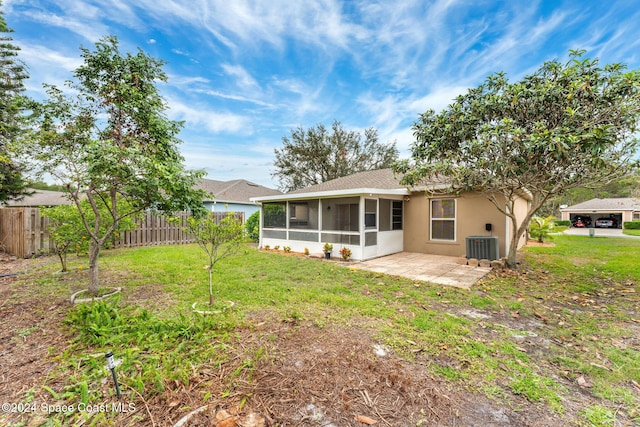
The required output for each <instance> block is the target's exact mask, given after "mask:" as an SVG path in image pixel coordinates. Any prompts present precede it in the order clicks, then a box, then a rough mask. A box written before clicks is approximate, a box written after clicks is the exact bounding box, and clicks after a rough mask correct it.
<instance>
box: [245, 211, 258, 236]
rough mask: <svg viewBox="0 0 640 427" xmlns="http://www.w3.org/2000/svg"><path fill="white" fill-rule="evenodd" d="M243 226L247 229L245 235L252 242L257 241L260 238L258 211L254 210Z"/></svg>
mask: <svg viewBox="0 0 640 427" xmlns="http://www.w3.org/2000/svg"><path fill="white" fill-rule="evenodd" d="M244 228H245V230H246V231H247V237H248V238H249V239H251V241H252V242H257V241H258V240H259V239H260V211H258V212H254V213H252V214H251V216H250V217H249V218H247V220H246V221H245V222H244Z"/></svg>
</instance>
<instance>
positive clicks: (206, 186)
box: [196, 179, 282, 203]
mask: <svg viewBox="0 0 640 427" xmlns="http://www.w3.org/2000/svg"><path fill="white" fill-rule="evenodd" d="M196 188H198V189H202V190H205V191H206V192H208V193H210V194H213V196H214V198H215V201H216V202H236V203H252V202H251V201H250V200H249V199H250V198H251V197H260V196H275V195H278V194H282V192H280V191H278V190H274V189H272V188H268V187H264V186H262V185H259V184H254V183H253V182H250V181H247V180H245V179H235V180H232V181H216V180H213V179H203V180H202V182H201V183H200V184H199V185H197V186H196Z"/></svg>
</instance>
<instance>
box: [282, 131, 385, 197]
mask: <svg viewBox="0 0 640 427" xmlns="http://www.w3.org/2000/svg"><path fill="white" fill-rule="evenodd" d="M282 142H283V147H282V148H280V149H276V150H275V155H276V159H275V161H274V166H275V172H274V173H273V174H272V176H273V177H276V178H278V180H279V182H280V185H279V188H280V190H282V191H293V190H297V189H299V188H304V187H307V186H309V185H313V184H319V183H321V182H325V181H329V180H331V179H335V178H340V177H342V176H347V175H351V174H353V173H356V172H362V171H367V170H376V169H383V168H388V167H390V166H391V165H392V164H393V162H395V161H396V160H397V158H398V149H397V148H396V144H395V142H394V143H392V144H381V143H379V142H378V131H377V130H376V129H375V128H367V129H365V131H364V139H363V137H362V135H361V134H360V133H359V132H355V131H347V130H345V129H344V128H343V127H342V124H340V122H338V121H334V122H333V125H332V126H331V130H329V129H327V128H326V127H325V126H324V125H322V124H319V125H317V126H316V127H311V128H309V129H307V130H305V129H303V128H302V127H299V128H297V129H293V130H291V137H290V138H288V137H283V138H282Z"/></svg>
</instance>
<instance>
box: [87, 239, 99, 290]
mask: <svg viewBox="0 0 640 427" xmlns="http://www.w3.org/2000/svg"><path fill="white" fill-rule="evenodd" d="M99 256H100V244H99V243H98V242H96V241H95V240H93V239H91V243H90V244H89V294H90V295H92V296H96V295H98V290H99V289H100V277H99V275H98V257H99Z"/></svg>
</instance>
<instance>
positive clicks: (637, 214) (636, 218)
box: [633, 212, 640, 221]
mask: <svg viewBox="0 0 640 427" xmlns="http://www.w3.org/2000/svg"><path fill="white" fill-rule="evenodd" d="M633 220H634V221H640V212H634V213H633Z"/></svg>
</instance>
